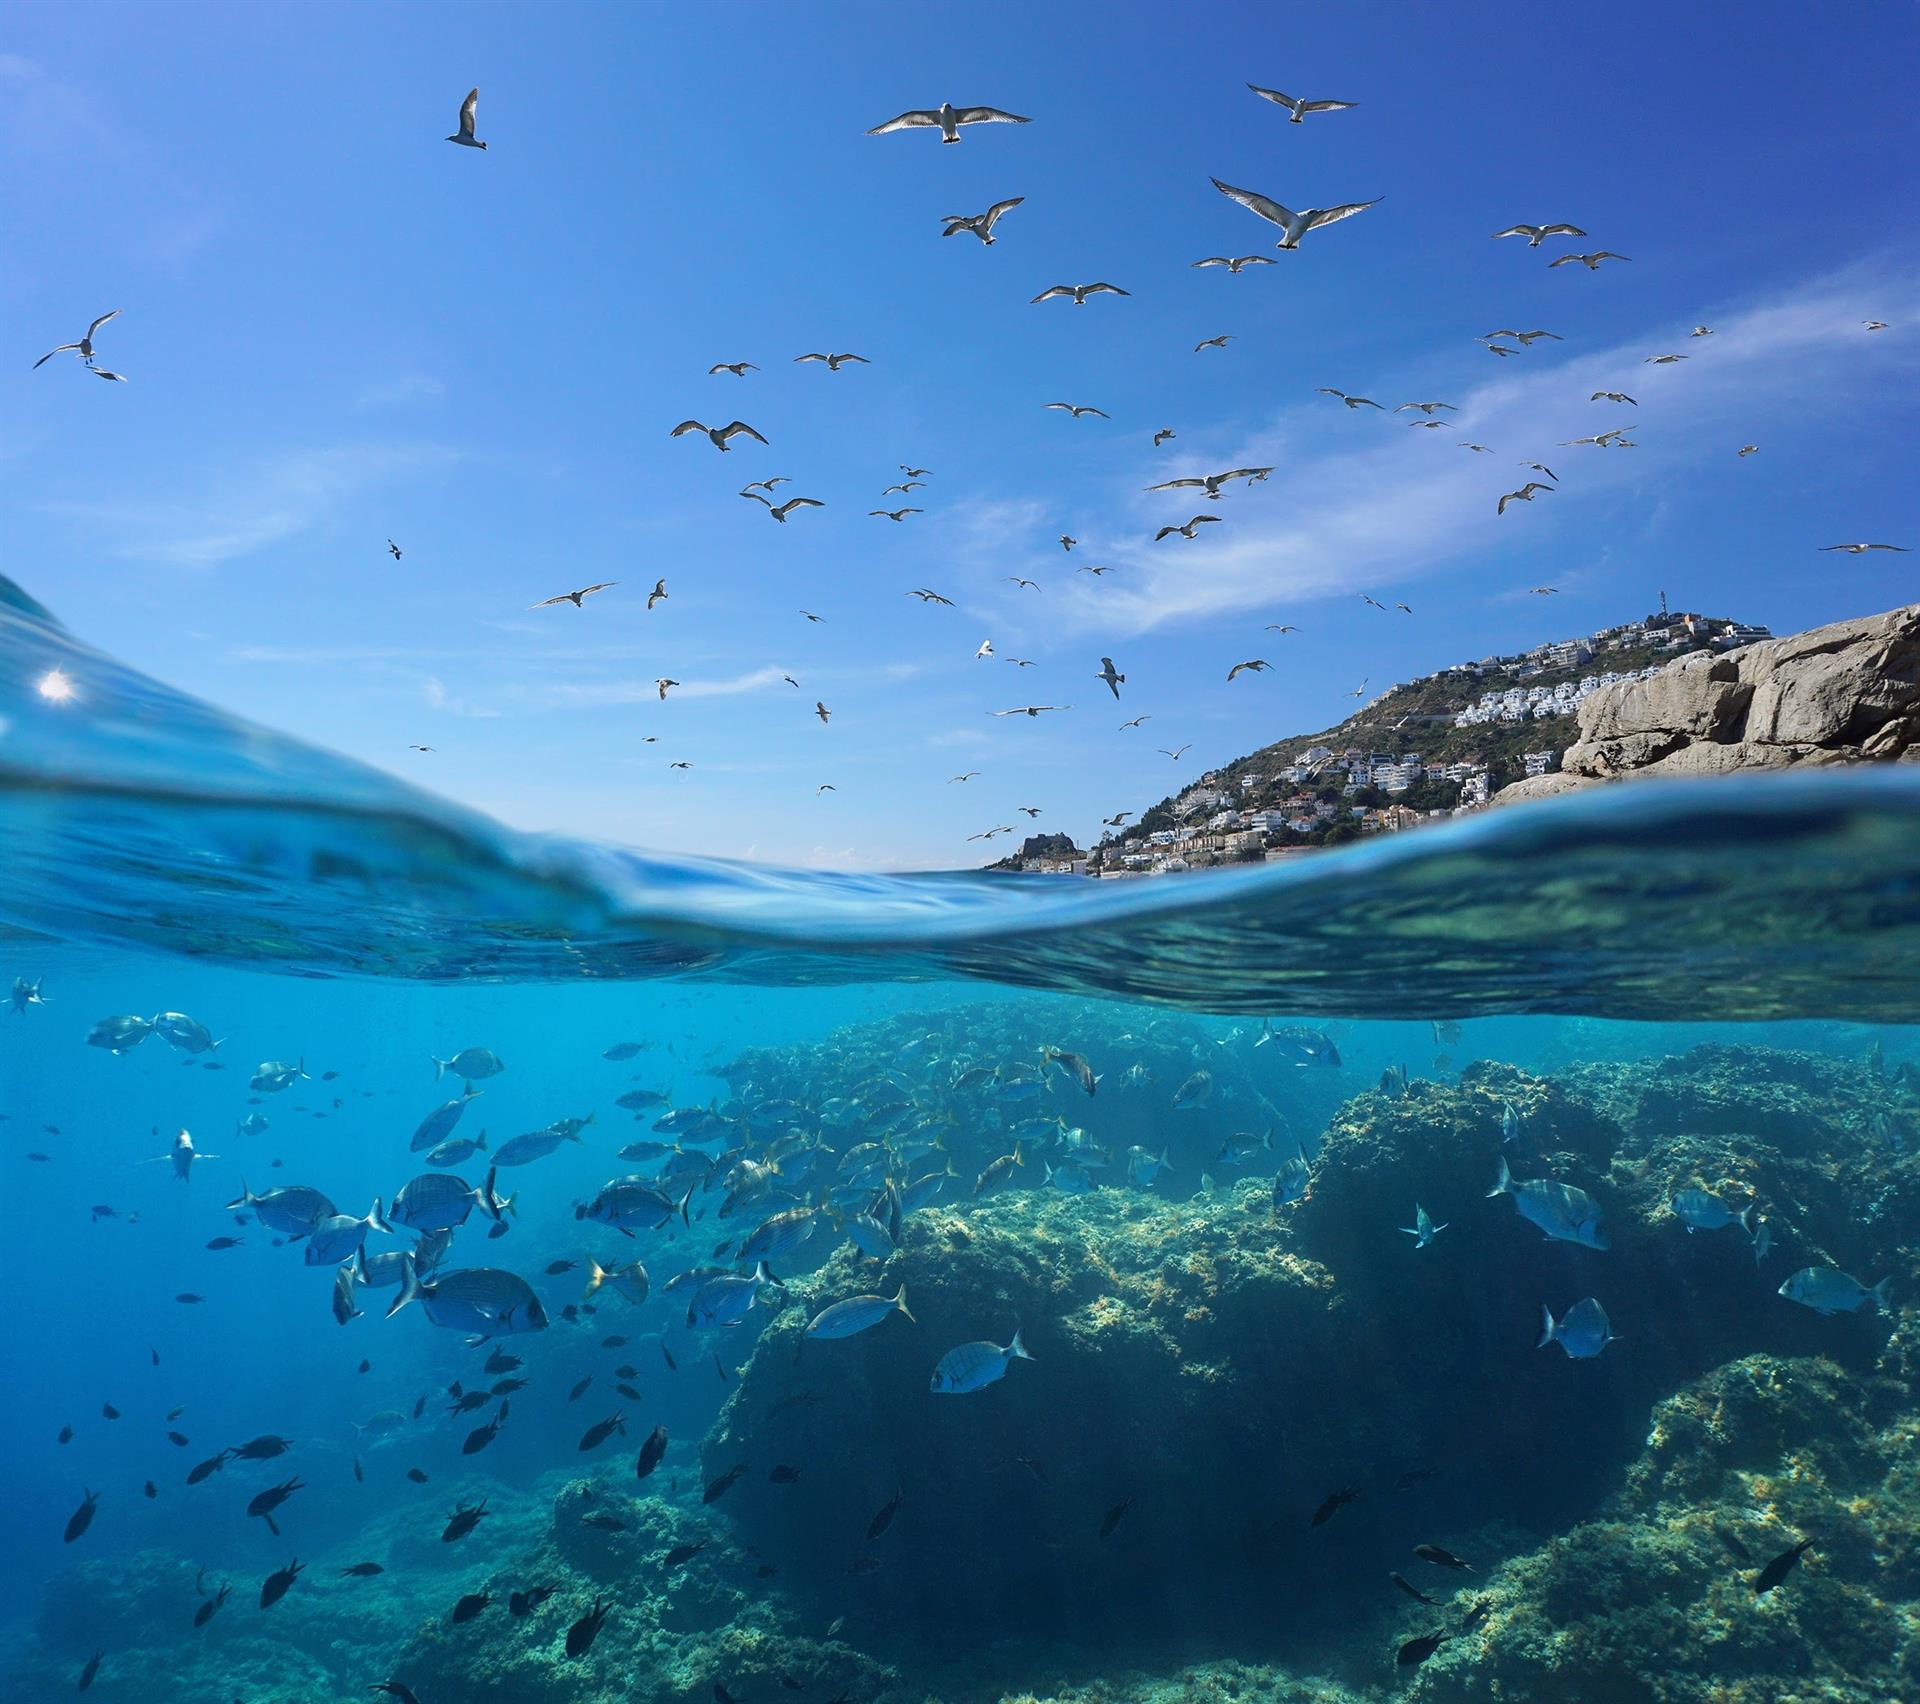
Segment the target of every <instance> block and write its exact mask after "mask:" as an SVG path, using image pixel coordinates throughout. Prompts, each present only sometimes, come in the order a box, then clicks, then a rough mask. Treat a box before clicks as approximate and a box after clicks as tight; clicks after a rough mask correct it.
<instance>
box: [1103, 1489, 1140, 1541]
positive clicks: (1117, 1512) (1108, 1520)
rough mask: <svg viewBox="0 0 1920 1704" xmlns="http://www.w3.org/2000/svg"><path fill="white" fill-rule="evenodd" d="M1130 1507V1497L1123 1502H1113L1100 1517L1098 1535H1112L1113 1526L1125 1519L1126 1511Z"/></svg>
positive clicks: (1131, 1505)
mask: <svg viewBox="0 0 1920 1704" xmlns="http://www.w3.org/2000/svg"><path fill="white" fill-rule="evenodd" d="M1132 1507H1133V1499H1132V1498H1131V1497H1129V1498H1127V1499H1126V1501H1125V1502H1123V1503H1115V1504H1114V1506H1113V1507H1112V1508H1111V1509H1109V1510H1108V1511H1107V1512H1106V1514H1105V1516H1104V1517H1102V1519H1101V1522H1100V1536H1101V1537H1102V1538H1111V1537H1113V1531H1114V1528H1115V1527H1117V1526H1118V1525H1119V1524H1120V1523H1121V1522H1122V1521H1123V1520H1125V1519H1126V1516H1127V1511H1128V1510H1129V1509H1131V1508H1132Z"/></svg>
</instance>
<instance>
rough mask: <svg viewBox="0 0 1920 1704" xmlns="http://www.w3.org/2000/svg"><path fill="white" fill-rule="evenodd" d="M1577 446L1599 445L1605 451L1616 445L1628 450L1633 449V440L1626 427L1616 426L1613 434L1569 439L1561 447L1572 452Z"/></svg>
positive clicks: (1604, 433)
mask: <svg viewBox="0 0 1920 1704" xmlns="http://www.w3.org/2000/svg"><path fill="white" fill-rule="evenodd" d="M1576 444H1598V445H1599V446H1600V447H1601V449H1603V450H1605V449H1611V448H1613V447H1614V446H1615V445H1619V446H1621V447H1623V448H1627V449H1631V448H1632V447H1633V444H1632V440H1631V439H1629V438H1628V437H1627V429H1626V427H1624V426H1616V427H1614V429H1613V430H1612V431H1611V432H1601V433H1598V434H1596V435H1595V436H1594V437H1591V438H1568V439H1567V440H1566V441H1565V442H1564V443H1562V444H1561V446H1560V447H1561V449H1563V450H1570V449H1572V448H1573V447H1574V446H1575V445H1576Z"/></svg>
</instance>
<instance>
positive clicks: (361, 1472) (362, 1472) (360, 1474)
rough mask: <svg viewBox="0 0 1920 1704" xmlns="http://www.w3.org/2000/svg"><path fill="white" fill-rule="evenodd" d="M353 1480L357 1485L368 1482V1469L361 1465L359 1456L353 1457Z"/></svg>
mask: <svg viewBox="0 0 1920 1704" xmlns="http://www.w3.org/2000/svg"><path fill="white" fill-rule="evenodd" d="M353 1482H354V1484H356V1485H364V1484H366V1482H367V1470H366V1469H365V1468H364V1467H362V1466H361V1465H360V1458H359V1457H358V1456H355V1457H354V1458H353Z"/></svg>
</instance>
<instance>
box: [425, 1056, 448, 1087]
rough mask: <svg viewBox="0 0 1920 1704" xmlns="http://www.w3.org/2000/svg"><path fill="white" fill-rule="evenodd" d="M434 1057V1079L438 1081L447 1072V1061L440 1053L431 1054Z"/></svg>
mask: <svg viewBox="0 0 1920 1704" xmlns="http://www.w3.org/2000/svg"><path fill="white" fill-rule="evenodd" d="M429 1057H430V1058H432V1059H433V1080H434V1081H435V1082H436V1083H437V1082H439V1081H440V1079H441V1078H442V1077H444V1076H445V1075H446V1074H447V1062H446V1060H444V1059H442V1058H440V1057H439V1056H438V1055H429Z"/></svg>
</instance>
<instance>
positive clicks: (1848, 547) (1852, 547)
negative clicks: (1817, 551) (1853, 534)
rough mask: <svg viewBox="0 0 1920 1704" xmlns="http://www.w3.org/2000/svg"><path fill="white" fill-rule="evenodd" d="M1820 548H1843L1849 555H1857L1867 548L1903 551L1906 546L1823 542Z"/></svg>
mask: <svg viewBox="0 0 1920 1704" xmlns="http://www.w3.org/2000/svg"><path fill="white" fill-rule="evenodd" d="M1820 548H1821V549H1822V550H1823V551H1824V550H1844V551H1845V552H1846V553H1847V554H1848V555H1849V556H1858V555H1860V554H1861V553H1862V552H1863V551H1868V550H1898V551H1902V552H1904V551H1905V550H1906V549H1907V546H1906V545H1904V544H1823V545H1821V547H1820Z"/></svg>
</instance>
